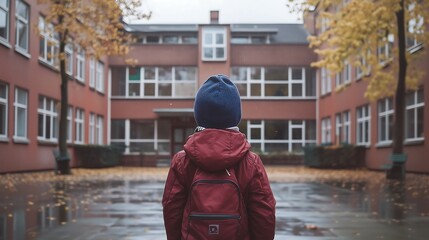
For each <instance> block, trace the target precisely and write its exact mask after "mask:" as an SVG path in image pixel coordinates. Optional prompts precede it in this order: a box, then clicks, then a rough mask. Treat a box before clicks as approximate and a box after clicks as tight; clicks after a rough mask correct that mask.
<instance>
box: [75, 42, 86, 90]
mask: <svg viewBox="0 0 429 240" xmlns="http://www.w3.org/2000/svg"><path fill="white" fill-rule="evenodd" d="M76 79H77V80H78V81H80V82H85V51H84V50H83V49H82V48H80V47H79V48H78V50H77V55H76Z"/></svg>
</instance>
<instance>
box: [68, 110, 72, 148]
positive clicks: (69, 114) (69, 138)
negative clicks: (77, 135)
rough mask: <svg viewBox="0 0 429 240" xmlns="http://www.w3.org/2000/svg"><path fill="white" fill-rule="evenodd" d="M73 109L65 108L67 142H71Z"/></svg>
mask: <svg viewBox="0 0 429 240" xmlns="http://www.w3.org/2000/svg"><path fill="white" fill-rule="evenodd" d="M72 119H73V107H71V106H69V107H68V108H67V142H68V143H71V142H73V121H72Z"/></svg>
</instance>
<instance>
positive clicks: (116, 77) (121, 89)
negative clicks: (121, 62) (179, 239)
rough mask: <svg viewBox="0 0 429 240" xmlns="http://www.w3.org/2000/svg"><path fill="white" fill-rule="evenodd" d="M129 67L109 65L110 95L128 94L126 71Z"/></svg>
mask: <svg viewBox="0 0 429 240" xmlns="http://www.w3.org/2000/svg"><path fill="white" fill-rule="evenodd" d="M128 69H129V68H126V67H115V66H112V67H110V72H111V75H110V78H111V83H112V86H111V90H110V91H111V92H112V93H111V94H112V97H123V96H128V94H127V91H128V90H127V89H128V87H127V79H128V78H127V71H128Z"/></svg>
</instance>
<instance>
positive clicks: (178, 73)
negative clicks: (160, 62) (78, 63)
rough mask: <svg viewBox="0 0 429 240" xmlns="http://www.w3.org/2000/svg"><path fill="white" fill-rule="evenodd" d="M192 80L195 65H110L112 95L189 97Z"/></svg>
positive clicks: (193, 94) (193, 92)
mask: <svg viewBox="0 0 429 240" xmlns="http://www.w3.org/2000/svg"><path fill="white" fill-rule="evenodd" d="M124 75H125V76H124ZM124 77H125V79H124ZM196 82H197V68H196V67H186V66H177V67H172V66H165V67H129V68H123V69H122V68H119V67H113V68H112V96H127V97H130V98H145V97H169V98H171V97H175V98H183V97H188V98H191V97H194V96H195V92H196ZM124 87H125V88H124Z"/></svg>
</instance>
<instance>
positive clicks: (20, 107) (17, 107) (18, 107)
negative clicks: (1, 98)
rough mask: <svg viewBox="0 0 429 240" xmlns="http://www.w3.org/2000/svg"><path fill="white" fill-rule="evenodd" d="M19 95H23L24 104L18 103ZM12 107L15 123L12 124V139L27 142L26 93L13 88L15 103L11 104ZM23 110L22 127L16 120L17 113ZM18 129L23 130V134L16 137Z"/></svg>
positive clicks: (17, 119)
mask: <svg viewBox="0 0 429 240" xmlns="http://www.w3.org/2000/svg"><path fill="white" fill-rule="evenodd" d="M21 94H24V95H23V96H25V103H20V102H19V101H18V99H19V96H20V95H21ZM13 106H14V108H15V123H14V126H15V127H14V134H13V138H14V139H15V140H16V139H20V140H27V138H28V136H27V135H28V134H27V128H28V91H26V90H23V89H20V88H15V102H14V103H13ZM19 110H23V111H24V126H19V122H20V119H19V118H18V116H19V114H18V111H19ZM19 128H24V134H22V135H18V130H19Z"/></svg>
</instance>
